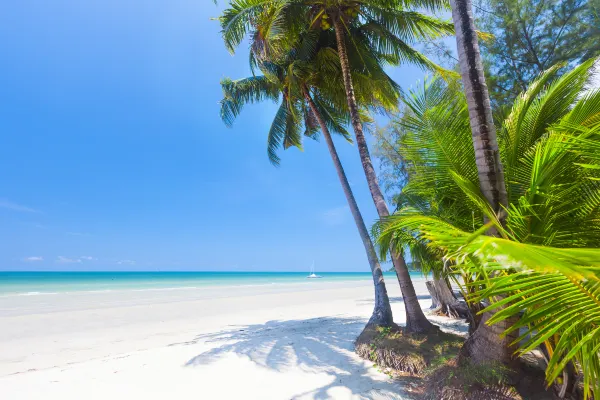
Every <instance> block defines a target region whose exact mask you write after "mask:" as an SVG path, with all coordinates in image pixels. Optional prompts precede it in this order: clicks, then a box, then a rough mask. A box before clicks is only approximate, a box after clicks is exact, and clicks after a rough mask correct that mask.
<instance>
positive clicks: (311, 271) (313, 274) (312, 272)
mask: <svg viewBox="0 0 600 400" xmlns="http://www.w3.org/2000/svg"><path fill="white" fill-rule="evenodd" d="M307 278H309V279H314V278H322V276H321V275H317V274H315V262H314V261H313V263H312V265H311V266H310V275H308V276H307Z"/></svg>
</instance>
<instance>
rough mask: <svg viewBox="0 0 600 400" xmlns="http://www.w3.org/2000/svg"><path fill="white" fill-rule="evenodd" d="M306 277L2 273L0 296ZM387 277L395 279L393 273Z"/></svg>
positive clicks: (358, 275)
mask: <svg viewBox="0 0 600 400" xmlns="http://www.w3.org/2000/svg"><path fill="white" fill-rule="evenodd" d="M319 275H321V276H322V278H321V279H318V281H320V282H321V281H349V280H368V279H371V274H370V273H368V272H319ZM411 275H413V274H412V273H411ZM306 276H307V273H306V272H196V271H194V272H108V271H107V272H0V296H14V295H30V296H33V295H43V294H54V293H62V292H95V291H114V290H156V289H177V288H196V287H198V288H199V287H206V286H219V285H222V286H249V285H269V284H282V283H300V282H307V281H310V280H309V279H306ZM385 276H386V279H395V278H396V277H395V274H394V273H393V272H392V273H386V274H385ZM414 277H415V278H418V277H421V274H420V273H418V272H417V273H414Z"/></svg>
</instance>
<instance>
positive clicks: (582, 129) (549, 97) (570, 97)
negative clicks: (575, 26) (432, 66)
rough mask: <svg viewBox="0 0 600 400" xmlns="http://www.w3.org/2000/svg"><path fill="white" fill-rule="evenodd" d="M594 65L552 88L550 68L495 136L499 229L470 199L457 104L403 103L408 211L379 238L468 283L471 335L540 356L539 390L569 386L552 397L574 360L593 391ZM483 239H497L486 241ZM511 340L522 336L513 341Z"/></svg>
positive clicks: (598, 177) (471, 155) (597, 119)
mask: <svg viewBox="0 0 600 400" xmlns="http://www.w3.org/2000/svg"><path fill="white" fill-rule="evenodd" d="M593 62H594V60H590V61H588V62H586V63H584V64H582V65H580V66H579V67H577V68H575V69H573V70H572V71H570V72H568V73H566V74H565V75H563V76H562V77H560V78H559V79H556V75H557V74H556V71H557V69H558V67H559V66H556V67H553V68H551V69H550V70H549V71H547V72H546V73H544V74H543V75H541V76H540V77H539V78H538V79H537V80H536V81H535V82H534V83H533V84H532V85H531V86H530V87H529V89H528V90H527V91H526V92H525V93H523V94H521V96H520V97H519V98H518V99H517V100H516V101H515V103H514V105H513V108H512V111H511V113H510V114H509V116H508V117H507V118H506V120H505V121H504V123H503V124H502V127H501V129H500V130H499V134H498V139H499V140H498V142H499V143H498V144H499V153H500V156H501V161H502V164H503V166H504V168H505V169H504V170H505V174H506V181H507V182H509V184H508V185H507V189H508V190H507V198H508V207H507V208H506V211H505V212H506V217H505V219H504V221H501V220H500V219H499V218H498V216H497V214H496V212H495V210H494V209H493V207H492V205H491V204H490V202H489V200H488V199H486V197H485V196H484V195H483V192H482V190H481V189H480V188H479V177H478V170H477V162H476V159H475V149H474V148H473V146H472V139H471V128H470V123H469V106H468V103H467V101H466V99H465V96H464V95H462V94H461V93H460V92H458V91H457V90H454V89H453V88H448V87H445V85H443V84H441V82H439V81H434V82H432V83H431V84H430V85H428V86H426V87H425V89H424V90H423V93H415V94H413V96H415V98H414V100H410V97H409V96H407V98H409V100H408V101H407V105H408V108H409V110H410V113H409V114H407V117H406V118H405V119H404V120H403V121H402V129H404V132H403V137H402V141H401V143H400V145H399V146H398V151H399V152H400V153H401V156H402V158H403V159H404V160H405V163H406V167H407V174H408V176H409V178H408V184H407V185H406V186H405V187H404V189H403V192H402V195H401V196H402V200H403V204H405V205H407V207H406V208H404V209H403V210H401V211H399V212H398V213H397V214H395V215H394V216H392V217H389V219H386V220H383V221H382V222H381V224H380V225H379V226H377V229H376V232H377V233H378V234H379V239H378V240H379V241H380V244H381V246H382V247H383V248H384V249H387V247H388V246H390V245H392V246H400V245H402V244H403V243H404V242H403V241H400V242H398V240H397V239H396V238H397V237H406V236H411V237H413V238H417V239H418V240H419V241H420V242H421V244H422V245H424V246H426V247H427V249H429V250H430V251H432V252H436V253H439V252H442V255H443V256H444V257H445V259H446V260H447V261H451V263H449V266H450V271H449V272H450V274H461V275H462V276H463V277H468V278H469V279H470V280H472V281H473V280H474V282H473V283H474V285H471V286H470V287H471V289H473V288H475V289H477V290H475V291H473V292H471V293H472V295H471V297H470V300H471V301H473V302H479V301H481V300H483V299H487V300H488V301H491V305H490V306H489V307H487V308H486V310H485V314H484V315H487V316H489V317H488V319H487V321H486V322H487V323H485V324H480V327H481V326H486V327H488V326H489V327H493V328H496V331H494V332H495V333H497V334H498V335H501V334H503V333H508V336H511V335H512V336H513V337H514V338H515V339H518V340H515V341H514V343H513V342H510V343H509V344H511V345H513V344H514V345H517V344H520V345H521V348H520V351H521V352H523V351H527V350H530V349H532V348H535V347H537V346H538V345H540V344H541V345H542V346H543V349H545V351H546V353H547V355H548V357H549V365H548V369H547V378H548V381H549V382H552V381H554V379H555V378H556V376H558V375H559V374H563V373H564V374H566V375H565V376H563V379H562V381H561V390H564V388H566V385H567V383H568V382H571V383H572V382H573V380H569V379H566V377H567V376H568V374H567V373H566V371H565V365H567V364H568V363H571V362H572V361H573V360H575V361H576V362H577V364H578V365H579V366H580V367H581V368H583V369H584V371H583V372H584V382H586V384H587V386H588V387H592V386H594V385H596V389H595V390H597V391H598V390H599V389H598V387H597V386H598V382H599V380H598V377H599V376H600V364H599V360H598V358H599V356H598V349H600V329H598V326H600V307H598V305H599V304H600V301H598V300H599V299H600V282H598V281H600V273H599V272H598V271H600V269H599V268H598V263H599V262H600V261H599V260H600V258H598V250H597V249H596V250H593V251H592V250H589V249H590V248H598V247H600V172H599V171H600V167H599V165H600V155H599V154H600V145H598V143H599V140H600V90H596V91H592V92H590V93H588V94H587V95H585V96H581V93H582V92H583V88H584V87H585V85H586V82H587V81H588V78H589V76H590V70H591V68H592V65H593ZM484 215H485V216H486V217H487V219H488V222H485V223H484V218H483V216H484ZM490 228H494V229H495V230H496V232H497V233H498V236H499V237H490V236H489V235H488V236H483V234H484V233H486V232H487V231H488V230H489V229H490ZM594 257H596V258H594ZM582 266H583V267H585V268H581V267H582ZM569 268H570V269H569ZM467 280H468V279H465V281H467ZM479 288H481V290H479ZM464 289H465V290H464V292H465V293H468V291H467V290H466V288H464ZM521 310H525V315H524V316H523V317H522V318H520V319H518V320H517V319H515V318H516V317H517V315H518V314H519V313H520V312H521ZM506 321H509V322H508V323H506ZM503 329H506V330H503ZM518 329H526V330H527V333H526V334H523V335H521V336H520V337H517V336H518V335H517V332H518ZM571 349H573V351H570V350H571ZM480 350H481V349H480ZM481 351H484V352H485V351H487V349H485V350H481ZM477 356H480V357H483V356H481V355H477ZM489 361H492V360H489Z"/></svg>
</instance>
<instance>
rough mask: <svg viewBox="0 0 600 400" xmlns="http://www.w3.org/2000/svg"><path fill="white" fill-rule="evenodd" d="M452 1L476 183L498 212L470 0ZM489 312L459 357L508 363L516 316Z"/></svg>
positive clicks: (494, 157)
mask: <svg viewBox="0 0 600 400" xmlns="http://www.w3.org/2000/svg"><path fill="white" fill-rule="evenodd" d="M451 5H452V19H453V21H454V28H455V30H456V44H457V48H458V58H459V64H460V72H461V76H462V81H463V85H464V88H465V95H466V98H467V105H468V107H469V120H470V123H471V131H472V137H473V146H474V147H475V160H476V163H477V172H478V175H479V186H480V189H481V192H482V193H483V195H484V196H485V198H486V199H487V200H488V201H489V202H490V204H491V205H492V207H493V208H494V210H495V211H496V212H497V213H498V214H499V215H500V212H501V211H502V206H504V207H506V206H507V204H508V199H507V194H506V186H505V183H504V172H503V171H502V164H501V162H500V152H499V150H498V142H497V139H496V129H495V126H494V120H493V118H492V107H491V104H490V97H489V94H488V90H487V85H486V83H485V77H484V75H483V64H482V62H481V55H480V53H479V43H478V41H477V35H476V30H475V24H474V22H473V11H472V5H471V0H451ZM489 234H490V235H494V236H496V235H497V234H498V233H497V232H496V231H490V232H489ZM491 315H492V314H491V313H486V314H484V315H483V317H482V319H481V322H480V323H479V326H478V327H477V329H476V330H475V332H474V333H473V335H471V336H470V337H469V339H468V340H467V342H466V343H465V344H464V346H463V348H462V350H461V357H462V358H463V359H469V360H470V361H471V362H475V363H477V364H483V363H493V362H501V363H504V364H509V363H510V362H511V356H512V353H513V349H512V347H511V345H510V343H511V342H512V341H513V340H514V339H516V335H517V332H515V333H514V334H512V335H507V336H506V337H501V336H500V334H501V333H502V332H503V331H504V330H505V329H506V328H508V327H509V326H511V325H512V324H513V323H514V321H515V320H514V319H507V320H504V321H503V322H500V323H498V324H495V325H494V326H489V325H488V324H487V323H486V321H487V320H489V318H490V317H491Z"/></svg>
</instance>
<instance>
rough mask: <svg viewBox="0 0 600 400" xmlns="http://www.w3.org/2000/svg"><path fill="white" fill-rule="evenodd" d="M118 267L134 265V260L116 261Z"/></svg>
mask: <svg viewBox="0 0 600 400" xmlns="http://www.w3.org/2000/svg"><path fill="white" fill-rule="evenodd" d="M117 264H119V265H135V260H119V261H117Z"/></svg>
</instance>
